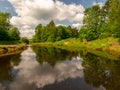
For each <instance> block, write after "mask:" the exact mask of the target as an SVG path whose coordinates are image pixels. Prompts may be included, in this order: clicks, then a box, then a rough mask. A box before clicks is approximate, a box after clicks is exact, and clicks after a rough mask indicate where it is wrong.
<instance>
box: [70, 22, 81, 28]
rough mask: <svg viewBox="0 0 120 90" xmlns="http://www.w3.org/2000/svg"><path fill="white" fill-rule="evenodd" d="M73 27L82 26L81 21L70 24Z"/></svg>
mask: <svg viewBox="0 0 120 90" xmlns="http://www.w3.org/2000/svg"><path fill="white" fill-rule="evenodd" d="M72 26H73V27H76V28H80V27H81V26H82V24H81V23H75V24H72Z"/></svg>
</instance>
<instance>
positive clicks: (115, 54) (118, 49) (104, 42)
mask: <svg viewBox="0 0 120 90" xmlns="http://www.w3.org/2000/svg"><path fill="white" fill-rule="evenodd" d="M33 45H42V46H54V47H57V48H62V49H68V50H71V51H79V50H85V51H86V52H90V53H93V54H96V55H98V56H102V57H106V58H110V59H115V60H118V59H120V43H119V40H118V39H117V38H112V37H109V38H105V39H98V40H94V41H90V42H87V41H83V42H80V40H79V39H76V38H69V39H66V40H61V41H58V42H54V43H52V42H45V43H35V44H33Z"/></svg>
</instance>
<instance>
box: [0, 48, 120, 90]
mask: <svg viewBox="0 0 120 90" xmlns="http://www.w3.org/2000/svg"><path fill="white" fill-rule="evenodd" d="M119 88H120V61H113V60H109V59H107V58H102V57H99V56H96V55H93V54H91V53H88V52H85V51H80V52H77V51H76V52H71V51H67V50H63V49H58V48H54V47H40V46H36V47H31V48H30V47H29V48H28V49H27V50H25V51H23V52H22V53H19V54H15V55H9V56H4V57H0V90H119Z"/></svg>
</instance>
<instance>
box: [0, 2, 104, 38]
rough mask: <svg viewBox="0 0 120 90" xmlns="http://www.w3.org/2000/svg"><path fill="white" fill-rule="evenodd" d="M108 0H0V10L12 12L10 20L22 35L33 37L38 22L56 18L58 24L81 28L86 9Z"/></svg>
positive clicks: (43, 22)
mask: <svg viewBox="0 0 120 90" xmlns="http://www.w3.org/2000/svg"><path fill="white" fill-rule="evenodd" d="M105 1H106V0H0V11H2V12H9V13H11V18H10V22H11V24H12V25H13V26H15V27H17V28H18V29H19V30H20V33H21V36H22V37H29V38H31V37H32V36H33V35H34V28H35V27H36V26H37V25H38V24H40V23H41V24H43V25H46V24H48V23H49V22H50V21H51V20H54V22H55V23H56V25H66V26H68V25H71V26H72V27H76V28H80V27H81V26H82V20H83V17H84V10H85V8H87V7H90V6H92V5H95V4H96V2H98V3H99V4H100V5H101V6H102V5H104V3H105Z"/></svg>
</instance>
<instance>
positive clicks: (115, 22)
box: [108, 0, 120, 38]
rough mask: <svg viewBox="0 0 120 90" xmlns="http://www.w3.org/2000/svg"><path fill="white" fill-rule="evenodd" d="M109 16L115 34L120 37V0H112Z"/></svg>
mask: <svg viewBox="0 0 120 90" xmlns="http://www.w3.org/2000/svg"><path fill="white" fill-rule="evenodd" d="M108 17H109V25H110V29H111V32H112V33H113V36H115V37H118V38H120V0H112V2H111V7H110V10H109V13H108Z"/></svg>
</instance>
